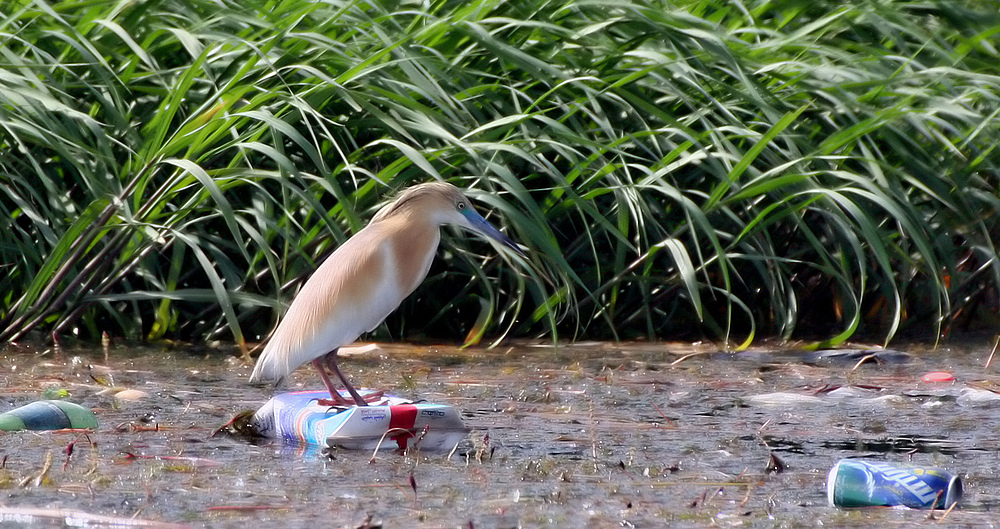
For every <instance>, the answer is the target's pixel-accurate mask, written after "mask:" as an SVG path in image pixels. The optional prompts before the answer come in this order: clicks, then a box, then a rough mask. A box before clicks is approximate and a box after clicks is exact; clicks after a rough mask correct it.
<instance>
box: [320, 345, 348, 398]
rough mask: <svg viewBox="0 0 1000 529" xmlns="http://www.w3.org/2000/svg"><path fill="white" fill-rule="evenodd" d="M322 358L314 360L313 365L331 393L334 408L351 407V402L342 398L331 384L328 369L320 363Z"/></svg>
mask: <svg viewBox="0 0 1000 529" xmlns="http://www.w3.org/2000/svg"><path fill="white" fill-rule="evenodd" d="M320 358H322V357H320ZM320 358H317V359H315V360H313V361H312V365H313V367H315V368H316V371H319V376H320V377H321V378H322V379H323V384H326V390H327V391H329V392H330V400H331V401H332V404H333V405H334V406H350V405H351V403H350V401H348V400H347V399H345V398H344V397H341V396H340V392H339V391H337V389H336V388H334V387H333V383H332V382H330V377H329V376H327V374H326V369H325V368H324V367H323V362H321V361H320Z"/></svg>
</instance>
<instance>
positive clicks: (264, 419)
mask: <svg viewBox="0 0 1000 529" xmlns="http://www.w3.org/2000/svg"><path fill="white" fill-rule="evenodd" d="M359 391H360V392H361V394H362V396H367V395H375V393H374V392H371V391H367V392H366V391H361V390H359ZM344 396H345V397H346V396H347V395H344ZM328 397H329V394H327V392H326V391H295V392H291V393H283V394H281V395H277V396H275V397H273V398H272V399H271V400H269V401H267V403H265V404H264V405H263V406H261V408H260V409H259V410H257V412H256V413H255V414H254V416H253V418H252V419H251V423H252V425H253V427H254V429H255V430H256V432H257V433H258V434H259V435H262V436H264V437H273V438H277V439H284V440H285V441H289V442H294V443H311V444H316V445H320V446H337V447H341V448H348V449H357V450H371V449H374V448H375V447H376V446H378V445H379V443H382V446H391V445H392V444H394V445H395V446H397V447H399V448H401V449H403V448H407V447H408V446H409V445H410V443H411V442H412V443H415V442H416V440H417V439H419V443H420V444H419V446H420V448H421V449H423V450H450V449H451V448H453V447H454V446H455V445H456V444H458V443H459V442H461V441H462V440H463V439H464V438H465V436H466V435H468V433H469V429H468V428H466V427H465V425H464V424H463V423H462V417H461V416H460V415H459V413H458V411H456V410H455V408H452V407H451V406H447V405H443V404H429V403H423V402H420V403H414V402H411V401H409V400H406V399H403V398H400V397H395V396H392V395H384V396H382V397H381V398H380V399H379V400H377V401H376V402H373V403H371V404H370V405H368V406H350V407H338V406H329V405H325V404H320V402H319V401H320V400H321V399H326V398H328ZM387 443H390V444H389V445H387Z"/></svg>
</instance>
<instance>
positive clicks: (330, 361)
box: [323, 349, 368, 406]
mask: <svg viewBox="0 0 1000 529" xmlns="http://www.w3.org/2000/svg"><path fill="white" fill-rule="evenodd" d="M323 358H326V365H327V366H329V367H330V371H333V373H334V374H335V375H337V378H339V379H340V381H341V382H343V383H344V387H345V388H346V389H347V392H348V393H350V394H351V396H352V397H354V402H356V403H357V404H358V406H367V405H368V402H367V401H365V399H364V398H362V397H361V395H360V394H359V393H358V391H357V390H356V389H354V386H352V385H351V382H350V381H349V380H347V377H345V376H344V373H342V372H341V371H340V368H339V367H337V349H334V350H333V351H330V352H329V353H326V356H325V357H323Z"/></svg>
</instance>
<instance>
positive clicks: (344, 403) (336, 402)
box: [316, 399, 354, 408]
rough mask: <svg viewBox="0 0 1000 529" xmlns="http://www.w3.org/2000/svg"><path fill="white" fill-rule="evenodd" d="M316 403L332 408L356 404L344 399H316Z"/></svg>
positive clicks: (348, 406)
mask: <svg viewBox="0 0 1000 529" xmlns="http://www.w3.org/2000/svg"><path fill="white" fill-rule="evenodd" d="M316 404H319V405H320V406H329V407H331V408H350V407H351V406H354V404H353V403H351V402H347V401H346V400H344V399H340V400H333V399H316Z"/></svg>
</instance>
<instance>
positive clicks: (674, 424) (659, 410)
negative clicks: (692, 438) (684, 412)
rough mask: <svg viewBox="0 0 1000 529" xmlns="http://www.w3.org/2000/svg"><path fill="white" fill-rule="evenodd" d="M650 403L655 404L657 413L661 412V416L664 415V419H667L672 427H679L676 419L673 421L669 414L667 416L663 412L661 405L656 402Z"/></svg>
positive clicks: (654, 407)
mask: <svg viewBox="0 0 1000 529" xmlns="http://www.w3.org/2000/svg"><path fill="white" fill-rule="evenodd" d="M650 404H652V405H653V409H655V410H656V413H659V414H660V417H663V420H665V421H667V424H669V425H670V427H671V428H677V423H676V422H674V421H672V420H670V417H667V416H666V415H665V414H664V413H663V410H661V409H660V407H659V406H657V405H656V403H655V402H650ZM657 428H659V427H657Z"/></svg>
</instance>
